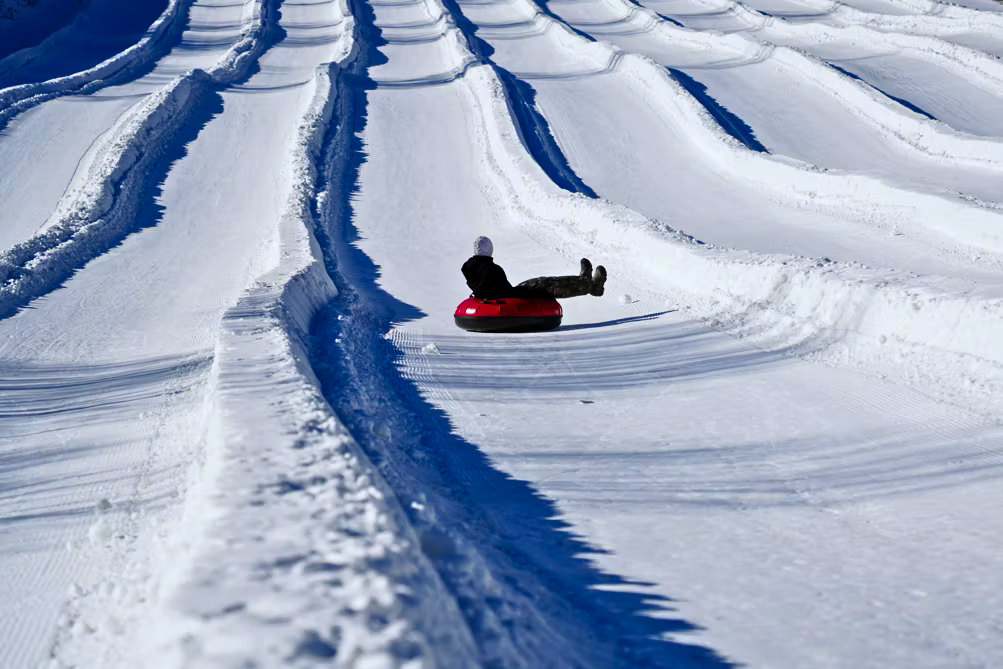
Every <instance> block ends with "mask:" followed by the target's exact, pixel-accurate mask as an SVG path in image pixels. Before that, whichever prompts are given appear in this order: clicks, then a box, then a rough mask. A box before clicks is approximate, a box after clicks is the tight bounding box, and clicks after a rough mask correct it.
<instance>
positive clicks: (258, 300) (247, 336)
mask: <svg viewBox="0 0 1003 669" xmlns="http://www.w3.org/2000/svg"><path fill="white" fill-rule="evenodd" d="M346 16H347V9H346ZM346 21H347V22H348V23H347V25H346V28H347V31H346V33H345V35H344V36H343V37H342V44H341V47H340V52H341V53H340V55H339V57H337V58H336V60H335V62H333V63H331V64H330V66H329V67H321V68H320V69H319V70H318V71H317V73H316V75H315V77H314V80H313V82H312V83H311V86H313V87H314V89H315V90H314V96H313V101H312V103H311V105H310V108H309V110H308V111H307V113H306V115H305V116H304V118H303V121H302V123H301V125H300V128H299V131H298V139H297V141H296V145H295V148H294V156H293V171H294V174H295V180H294V186H293V192H292V193H291V194H290V197H289V201H288V203H287V209H286V212H285V214H284V215H283V217H282V219H281V221H280V222H279V225H280V234H281V261H280V264H279V266H278V267H276V268H275V269H274V270H272V271H271V272H269V273H268V274H266V275H264V276H262V277H260V278H259V280H258V281H257V282H256V284H255V286H254V287H252V288H251V289H249V290H248V291H247V292H246V294H245V295H244V297H242V298H241V300H240V301H239V302H238V304H237V305H235V306H234V307H233V308H231V309H230V310H228V311H227V313H226V315H225V316H224V319H223V329H222V332H221V335H220V340H219V343H218V345H217V351H216V358H215V362H216V367H215V370H214V371H215V375H216V394H215V397H216V402H215V406H214V416H215V418H214V423H215V425H214V429H213V438H212V439H211V443H210V449H211V453H210V458H212V459H213V460H214V461H215V462H214V463H213V464H211V465H209V466H208V469H209V470H210V471H212V472H213V473H214V476H213V477H212V480H211V481H209V482H208V483H204V484H203V486H211V487H212V491H211V501H210V505H211V506H212V507H213V510H214V513H213V514H212V516H213V520H212V521H211V522H207V523H205V526H204V527H203V528H202V530H201V531H202V533H203V534H204V536H206V537H210V536H211V537H213V538H214V540H212V541H207V542H204V543H203V545H202V546H201V548H199V549H198V550H197V552H196V553H195V554H193V555H190V556H189V557H188V560H190V561H191V563H192V565H193V566H192V567H189V568H190V569H192V571H191V572H188V571H187V569H185V568H181V573H185V574H186V581H185V583H183V584H182V585H181V590H180V592H181V593H182V594H183V593H185V592H187V590H186V589H187V588H191V596H182V597H179V598H178V601H179V602H195V604H194V605H192V604H184V605H179V607H180V606H183V607H184V608H183V610H178V611H176V612H175V613H174V615H175V616H176V617H177V620H175V621H174V622H173V624H172V625H171V627H172V629H173V630H174V631H173V632H172V634H171V635H170V638H168V639H165V640H164V641H163V642H162V643H161V645H160V647H159V648H158V649H156V652H157V654H158V655H159V654H162V653H164V652H166V656H162V657H164V658H166V659H162V660H161V662H162V665H163V666H171V667H174V666H185V667H188V666H233V665H235V664H240V663H243V662H263V663H265V664H275V665H277V664H280V663H283V662H287V661H292V662H294V663H295V664H296V665H297V666H313V665H320V664H327V663H329V662H330V661H331V660H332V659H336V661H337V662H338V664H339V666H363V665H364V664H365V665H366V666H370V664H371V666H396V665H397V664H398V663H399V662H403V661H424V662H425V663H426V666H469V664H470V663H471V662H472V658H473V646H472V641H471V639H470V638H469V635H468V634H467V632H466V627H465V625H464V623H463V621H462V619H461V618H460V616H459V613H458V611H457V610H456V604H455V602H453V601H452V599H451V598H450V597H449V595H448V593H446V592H445V590H444V589H443V587H442V584H441V582H440V581H439V580H438V577H437V575H436V574H435V572H434V570H432V568H431V567H430V566H429V564H428V562H427V560H425V558H424V557H423V555H422V554H421V551H420V549H419V542H418V539H417V538H416V537H415V535H414V532H413V531H412V529H411V528H410V526H409V525H408V521H407V518H406V516H405V515H404V513H403V512H402V511H401V509H400V508H399V505H398V503H397V501H396V500H395V499H394V496H393V493H392V492H391V491H390V490H389V488H388V487H387V485H386V484H385V483H384V482H383V481H382V480H381V479H380V476H379V474H378V473H377V471H376V469H375V468H374V467H373V466H372V464H371V463H370V462H369V461H368V459H367V458H366V456H365V455H364V454H363V452H362V451H361V449H360V448H359V445H358V444H357V442H356V441H355V439H354V438H353V437H352V436H351V434H349V432H348V430H347V429H346V428H345V427H344V425H343V424H342V423H341V421H340V420H339V419H338V417H337V416H336V415H335V414H334V413H333V411H332V410H331V407H330V406H329V405H328V404H327V402H326V401H325V400H324V398H323V396H322V395H321V393H320V389H319V383H318V381H317V379H316V377H315V375H314V372H313V370H312V368H311V367H310V364H309V356H308V353H307V346H308V339H309V329H310V324H311V322H312V320H313V317H314V315H315V314H316V313H317V312H318V311H319V310H320V309H321V308H322V307H323V306H325V305H326V304H327V303H329V302H330V301H331V300H332V299H334V298H335V297H336V296H337V294H338V291H337V289H336V288H335V286H334V284H333V282H332V281H331V279H330V277H329V275H328V274H327V272H326V270H325V266H324V263H323V261H322V260H321V258H322V253H321V250H320V248H319V246H318V244H317V241H316V239H315V237H314V235H313V232H312V231H313V229H314V226H315V220H314V213H313V211H314V206H315V197H316V189H317V187H318V174H319V171H318V170H319V167H320V163H321V162H322V161H323V159H324V153H325V139H326V136H327V134H328V129H329V127H330V126H331V124H332V122H333V121H334V120H335V119H337V120H338V121H339V122H340V123H345V122H347V119H348V118H350V117H342V118H340V119H339V118H338V115H337V114H338V112H346V111H347V110H350V109H351V104H352V103H351V100H350V99H349V100H347V101H346V99H345V98H346V95H345V89H346V87H347V85H348V84H346V83H345V78H346V76H351V75H352V71H351V69H346V68H350V66H351V63H353V62H354V61H355V60H357V59H358V47H357V46H356V45H357V39H355V38H354V37H353V33H354V32H355V31H356V30H357V28H356V27H355V24H354V20H353V19H352V18H350V17H349V18H346ZM349 97H350V96H349ZM346 106H347V110H346ZM262 444H267V445H268V447H267V448H266V449H264V450H263V449H262V448H261V445H262ZM202 494H203V495H205V494H209V493H207V492H206V491H203V493H202ZM198 513H200V514H204V510H201V511H199V512H198ZM195 522H198V520H197V519H196V520H195ZM266 536H267V541H263V539H264V538H265V537H266ZM235 602H236V603H235ZM279 610H280V611H281V612H282V615H283V616H284V617H285V619H286V620H287V623H286V624H283V625H274V624H272V623H271V620H272V618H273V617H274V615H275V611H279ZM192 639H195V640H196V643H195V644H193V643H192ZM193 645H194V646H195V647H196V648H197V650H194V651H193V650H192V646H193ZM366 663H370V664H366Z"/></svg>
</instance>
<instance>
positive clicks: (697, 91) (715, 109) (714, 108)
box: [665, 67, 769, 153]
mask: <svg viewBox="0 0 1003 669" xmlns="http://www.w3.org/2000/svg"><path fill="white" fill-rule="evenodd" d="M665 69H667V70H668V71H669V74H671V75H672V78H673V79H675V80H676V81H678V82H679V85H680V86H682V87H683V88H685V89H686V91H687V92H688V93H689V94H690V95H692V96H693V97H694V98H696V100H697V102H699V103H700V104H701V105H703V107H704V109H706V110H707V111H708V112H710V115H711V116H713V117H714V120H715V121H717V122H718V124H720V126H721V127H722V128H724V131H725V132H727V133H728V134H729V135H731V136H732V137H734V138H735V139H737V140H738V141H740V142H741V143H742V144H745V146H747V147H748V148H750V149H752V150H753V151H758V152H760V153H769V151H768V150H767V149H766V147H765V146H763V145H762V144H760V142H759V140H758V139H756V133H755V132H754V131H753V129H752V128H751V127H749V124H748V123H746V122H745V121H743V120H742V119H741V118H739V117H738V116H736V115H735V114H733V113H731V112H730V111H728V109H727V108H726V107H724V106H723V105H721V104H720V103H719V102H718V101H717V100H715V99H714V98H713V97H711V96H710V95H709V94H708V93H707V86H705V85H704V84H702V83H700V82H699V81H697V80H696V79H694V78H693V77H691V76H690V75H688V74H686V73H685V72H683V71H681V70H677V69H675V68H672V67H667V68H665Z"/></svg>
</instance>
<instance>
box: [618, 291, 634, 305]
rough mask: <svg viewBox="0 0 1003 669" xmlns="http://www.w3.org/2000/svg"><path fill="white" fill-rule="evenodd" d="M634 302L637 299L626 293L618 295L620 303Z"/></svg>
mask: <svg viewBox="0 0 1003 669" xmlns="http://www.w3.org/2000/svg"><path fill="white" fill-rule="evenodd" d="M634 302H637V300H635V299H634V298H633V297H631V296H630V295H628V294H627V293H624V294H623V295H621V296H620V304H633V303H634Z"/></svg>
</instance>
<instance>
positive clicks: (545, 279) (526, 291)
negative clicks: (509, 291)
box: [514, 276, 602, 299]
mask: <svg viewBox="0 0 1003 669" xmlns="http://www.w3.org/2000/svg"><path fill="white" fill-rule="evenodd" d="M515 290H516V292H515V295H514V297H555V298H559V299H563V298H566V297H578V296H580V295H591V294H592V277H589V278H587V279H586V278H584V277H582V276H538V277H536V278H535V279H527V280H525V281H523V282H522V283H520V284H519V285H517V286H516V287H515ZM601 294H602V293H600V295H601Z"/></svg>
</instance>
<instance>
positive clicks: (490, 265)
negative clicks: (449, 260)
mask: <svg viewBox="0 0 1003 669" xmlns="http://www.w3.org/2000/svg"><path fill="white" fill-rule="evenodd" d="M493 255H494V245H493V244H492V243H491V240H490V239H488V238H487V237H478V238H477V239H475V240H474V255H473V256H472V257H471V258H470V259H468V260H467V261H466V262H465V263H463V267H462V271H463V277H464V278H465V279H466V280H467V285H468V286H469V287H470V290H471V291H473V296H474V297H477V298H481V299H497V298H502V297H519V298H523V299H526V298H534V297H552V298H561V299H563V298H567V297H578V296H580V295H595V296H596V297H600V296H601V295H602V294H603V292H604V290H605V285H606V268H605V267H603V266H602V265H599V266H598V267H596V269H595V272H594V273H593V272H592V263H591V262H589V260H588V258H582V263H581V264H582V269H581V273H580V274H577V275H573V276H540V277H536V278H535V279H527V280H525V281H523V282H522V283H520V284H518V285H516V286H513V285H512V284H511V283H509V281H508V277H506V276H505V270H504V269H502V268H501V266H500V265H497V264H495V261H494V258H493V257H492V256H493Z"/></svg>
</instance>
